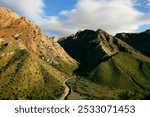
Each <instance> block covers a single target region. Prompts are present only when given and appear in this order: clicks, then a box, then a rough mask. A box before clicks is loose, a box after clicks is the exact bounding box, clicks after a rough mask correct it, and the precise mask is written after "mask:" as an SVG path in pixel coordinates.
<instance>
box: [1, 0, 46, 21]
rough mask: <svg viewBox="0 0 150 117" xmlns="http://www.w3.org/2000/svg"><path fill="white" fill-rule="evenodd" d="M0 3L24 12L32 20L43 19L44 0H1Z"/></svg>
mask: <svg viewBox="0 0 150 117" xmlns="http://www.w3.org/2000/svg"><path fill="white" fill-rule="evenodd" d="M0 4H2V5H4V6H6V7H8V8H11V9H13V10H15V11H16V12H19V13H22V14H23V15H25V16H27V17H28V18H30V19H31V20H33V21H35V20H41V19H42V16H44V0H0Z"/></svg>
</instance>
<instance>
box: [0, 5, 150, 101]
mask: <svg viewBox="0 0 150 117" xmlns="http://www.w3.org/2000/svg"><path fill="white" fill-rule="evenodd" d="M0 11H1V12H0V99H60V98H61V97H62V96H63V95H64V92H65V89H66V86H68V87H69V88H68V89H69V90H70V91H68V92H69V95H67V97H64V99H150V74H149V69H150V58H149V49H148V47H150V46H149V39H150V38H149V36H150V35H149V34H150V33H149V30H147V31H144V32H142V33H139V34H131V33H130V34H128V33H121V34H117V35H116V36H112V35H110V34H108V33H107V32H105V31H103V30H102V29H98V30H97V31H93V30H89V29H86V30H83V31H78V32H77V33H74V34H72V35H70V36H68V37H64V38H61V39H58V38H54V37H48V36H47V35H45V34H44V33H43V32H42V30H41V29H40V28H39V27H38V26H37V25H35V24H33V23H32V22H30V20H28V19H27V18H25V17H20V16H19V15H17V14H16V13H14V12H13V11H11V10H9V9H6V8H4V7H0ZM143 35H144V37H143ZM133 37H134V38H133ZM139 37H140V38H139ZM132 38H133V39H132ZM128 40H131V41H128ZM132 40H136V41H132ZM131 42H132V43H131ZM133 42H134V43H133ZM140 42H141V43H143V44H142V47H141V46H139V45H138V43H140ZM141 43H140V44H141ZM145 45H146V46H145ZM142 48H143V49H142ZM66 79H67V81H66ZM64 81H65V84H66V86H64Z"/></svg>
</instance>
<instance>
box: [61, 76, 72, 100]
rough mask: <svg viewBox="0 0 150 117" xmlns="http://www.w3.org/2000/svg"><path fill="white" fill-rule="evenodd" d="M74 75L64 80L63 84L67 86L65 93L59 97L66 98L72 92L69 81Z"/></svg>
mask: <svg viewBox="0 0 150 117" xmlns="http://www.w3.org/2000/svg"><path fill="white" fill-rule="evenodd" d="M72 78H74V77H70V78H67V79H66V80H65V81H64V82H63V85H64V87H65V90H64V93H63V94H62V95H61V97H60V98H59V100H66V99H67V97H68V95H69V94H70V92H71V88H70V87H69V86H68V85H67V81H68V80H70V79H72Z"/></svg>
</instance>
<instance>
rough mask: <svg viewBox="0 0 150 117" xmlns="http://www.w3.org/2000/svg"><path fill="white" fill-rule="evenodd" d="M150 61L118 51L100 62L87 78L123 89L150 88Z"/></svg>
mask: <svg viewBox="0 0 150 117" xmlns="http://www.w3.org/2000/svg"><path fill="white" fill-rule="evenodd" d="M149 68H150V63H148V62H143V61H141V60H138V59H136V58H135V57H133V56H131V55H129V54H125V53H121V52H120V53H119V54H118V55H116V56H114V57H112V58H111V59H109V60H108V61H106V62H103V63H101V64H100V65H99V66H98V67H97V68H96V69H95V70H94V71H93V72H92V73H91V74H90V77H89V79H90V80H92V81H94V82H96V83H98V84H101V85H107V86H110V87H115V88H123V89H130V90H135V89H137V90H138V89H144V90H150V72H149Z"/></svg>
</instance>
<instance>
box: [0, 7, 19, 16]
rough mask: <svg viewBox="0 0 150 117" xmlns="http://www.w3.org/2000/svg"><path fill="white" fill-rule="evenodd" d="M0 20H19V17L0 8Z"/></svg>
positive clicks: (8, 10) (10, 11)
mask: <svg viewBox="0 0 150 117" xmlns="http://www.w3.org/2000/svg"><path fill="white" fill-rule="evenodd" d="M0 18H14V19H18V18H20V16H19V15H18V14H17V13H15V12H13V11H12V10H10V9H7V8H5V7H2V6H0Z"/></svg>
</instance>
